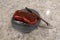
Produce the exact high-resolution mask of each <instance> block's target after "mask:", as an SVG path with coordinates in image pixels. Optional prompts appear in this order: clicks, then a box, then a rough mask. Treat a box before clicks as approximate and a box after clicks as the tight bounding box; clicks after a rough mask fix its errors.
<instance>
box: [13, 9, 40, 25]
mask: <svg viewBox="0 0 60 40" xmlns="http://www.w3.org/2000/svg"><path fill="white" fill-rule="evenodd" d="M13 19H15V20H16V21H22V22H24V23H26V24H31V25H33V24H35V23H36V22H37V20H38V19H39V17H38V16H37V15H36V14H35V13H30V12H24V11H22V10H17V11H15V13H14V15H13Z"/></svg>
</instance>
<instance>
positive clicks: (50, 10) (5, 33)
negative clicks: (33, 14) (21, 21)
mask: <svg viewBox="0 0 60 40" xmlns="http://www.w3.org/2000/svg"><path fill="white" fill-rule="evenodd" d="M25 7H28V8H32V9H35V10H36V11H38V12H39V13H40V16H41V17H42V18H43V19H45V20H46V21H47V22H49V23H50V24H51V25H52V26H53V28H52V29H48V28H43V27H38V28H37V29H35V30H33V31H32V32H30V33H29V34H24V33H21V32H19V31H17V30H15V29H14V28H12V24H11V19H12V16H13V13H14V11H16V10H18V9H22V8H25ZM41 24H42V25H44V23H43V22H41ZM0 40H60V0H0Z"/></svg>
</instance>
